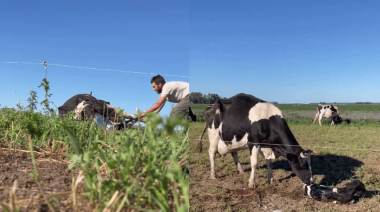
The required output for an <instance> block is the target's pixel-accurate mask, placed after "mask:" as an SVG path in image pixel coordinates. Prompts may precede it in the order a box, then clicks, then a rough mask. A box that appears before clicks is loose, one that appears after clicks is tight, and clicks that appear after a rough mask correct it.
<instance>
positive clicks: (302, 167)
mask: <svg viewBox="0 0 380 212" xmlns="http://www.w3.org/2000/svg"><path fill="white" fill-rule="evenodd" d="M311 153H312V151H311V150H304V151H302V152H301V153H300V154H299V155H295V154H289V155H288V157H287V158H288V160H289V163H290V167H291V168H292V170H293V171H294V173H295V174H296V175H297V176H298V177H299V178H300V179H301V180H302V182H303V183H304V184H307V185H309V184H311V183H313V175H312V173H311Z"/></svg>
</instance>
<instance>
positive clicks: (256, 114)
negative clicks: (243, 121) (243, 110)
mask: <svg viewBox="0 0 380 212" xmlns="http://www.w3.org/2000/svg"><path fill="white" fill-rule="evenodd" d="M275 115H279V116H280V117H281V118H284V115H282V112H281V110H280V109H278V108H277V107H276V106H274V105H272V104H270V103H268V102H259V103H257V104H256V105H255V106H253V107H252V108H251V109H250V110H249V113H248V119H249V120H250V121H251V123H253V122H255V121H259V120H261V119H269V118H270V117H272V116H275Z"/></svg>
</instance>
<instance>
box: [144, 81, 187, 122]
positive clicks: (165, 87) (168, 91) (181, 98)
mask: <svg viewBox="0 0 380 212" xmlns="http://www.w3.org/2000/svg"><path fill="white" fill-rule="evenodd" d="M150 83H151V84H152V87H153V90H154V91H156V92H157V93H158V94H161V96H160V97H159V98H158V100H157V102H156V103H154V104H153V106H152V107H150V108H149V109H148V110H146V111H144V112H143V113H141V119H140V120H141V121H144V117H145V115H146V114H147V113H149V112H154V113H159V112H160V110H161V109H162V108H163V107H164V105H165V102H166V100H167V101H169V102H172V103H178V104H177V105H176V106H175V107H174V108H173V109H172V111H171V112H170V118H171V119H173V118H174V117H176V116H179V115H183V116H185V115H186V114H187V113H188V112H187V111H188V110H189V106H190V104H189V83H187V82H177V81H174V82H165V79H164V78H163V77H162V76H161V75H157V76H154V77H152V79H151V81H150Z"/></svg>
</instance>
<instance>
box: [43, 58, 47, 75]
mask: <svg viewBox="0 0 380 212" xmlns="http://www.w3.org/2000/svg"><path fill="white" fill-rule="evenodd" d="M43 64H44V66H45V79H47V64H46V61H44V63H43Z"/></svg>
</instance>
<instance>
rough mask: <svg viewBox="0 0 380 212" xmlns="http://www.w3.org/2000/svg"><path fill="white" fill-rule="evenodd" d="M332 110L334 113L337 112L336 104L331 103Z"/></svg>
mask: <svg viewBox="0 0 380 212" xmlns="http://www.w3.org/2000/svg"><path fill="white" fill-rule="evenodd" d="M330 110H331V111H332V112H333V113H334V112H337V109H336V108H335V107H334V106H332V105H331V108H330Z"/></svg>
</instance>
